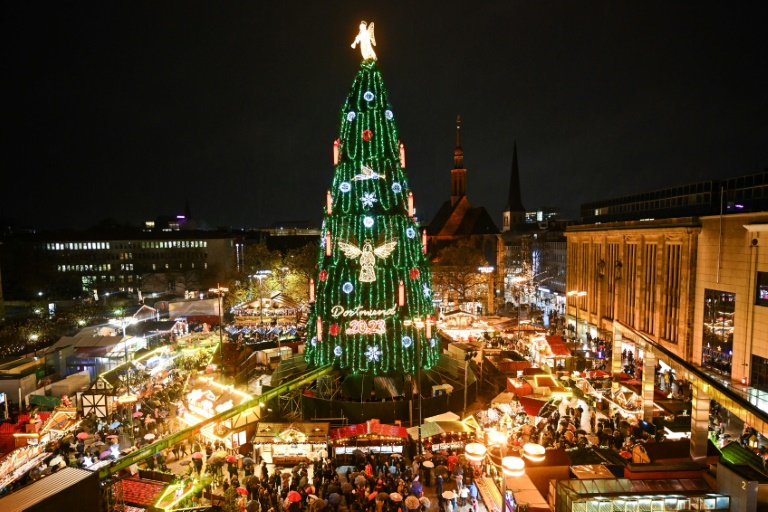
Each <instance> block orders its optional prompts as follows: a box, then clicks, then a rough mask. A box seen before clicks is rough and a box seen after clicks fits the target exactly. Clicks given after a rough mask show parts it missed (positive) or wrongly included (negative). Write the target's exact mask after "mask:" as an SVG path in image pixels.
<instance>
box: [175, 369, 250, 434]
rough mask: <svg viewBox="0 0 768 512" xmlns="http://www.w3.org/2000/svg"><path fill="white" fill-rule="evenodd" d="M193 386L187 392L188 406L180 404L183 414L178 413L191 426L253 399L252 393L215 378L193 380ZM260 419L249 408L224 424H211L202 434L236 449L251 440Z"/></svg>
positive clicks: (182, 420) (203, 429)
mask: <svg viewBox="0 0 768 512" xmlns="http://www.w3.org/2000/svg"><path fill="white" fill-rule="evenodd" d="M190 385H191V386H193V388H192V390H191V391H190V392H189V393H187V407H186V408H185V407H183V406H180V409H181V410H182V413H181V414H180V415H179V416H178V418H179V420H181V422H182V423H183V424H185V425H188V426H194V425H197V424H198V423H200V422H202V421H204V420H207V419H209V418H211V417H213V416H215V415H217V414H220V413H222V412H224V411H227V410H229V409H231V408H232V407H235V406H237V405H241V404H243V403H244V402H247V401H250V400H253V397H252V396H250V395H248V394H246V393H243V392H242V391H238V390H236V389H234V386H225V385H223V384H220V383H218V382H216V381H215V380H214V378H213V377H198V378H197V379H195V381H194V383H192V381H190ZM258 419H259V415H258V411H254V410H253V409H249V410H247V411H245V412H243V413H241V414H238V415H236V416H234V417H232V418H229V419H227V420H225V421H222V422H220V423H216V424H213V425H207V426H206V427H204V428H202V429H201V430H200V433H201V434H202V435H203V436H204V437H205V438H206V439H208V440H209V441H212V442H216V441H221V442H223V443H224V445H225V446H226V447H227V448H228V449H235V448H237V447H238V446H240V445H242V444H245V443H246V442H247V441H248V438H249V436H250V435H252V432H254V431H255V430H256V422H257V421H258Z"/></svg>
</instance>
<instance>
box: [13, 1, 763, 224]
mask: <svg viewBox="0 0 768 512" xmlns="http://www.w3.org/2000/svg"><path fill="white" fill-rule="evenodd" d="M761 4H762V2H725V1H721V2H706V1H691V2H678V1H669V0H664V1H632V2H630V1H622V2H616V1H599V2H598V1H569V2H553V1H546V2H540V1H526V2H522V1H510V0H504V1H496V2H484V1H461V2H457V1H445V0H443V1H439V2H432V1H430V2H426V1H385V2H376V3H373V2H362V1H355V2H340V1H335V0H334V1H330V2H321V1H313V2H292V1H283V2H261V1H259V2H256V1H253V2H247V3H246V2H244V3H242V4H235V3H232V2H219V1H209V2H200V3H195V2H186V1H185V2H157V1H153V2H98V3H92V4H88V3H85V2H49V3H40V2H13V3H10V4H9V5H5V6H4V8H3V11H4V12H3V16H2V21H1V22H0V23H1V25H0V26H1V27H2V30H1V32H2V36H0V37H2V41H3V45H2V46H3V73H2V75H3V78H2V83H3V91H4V95H3V107H2V109H3V112H2V119H3V123H4V125H5V129H4V130H3V131H4V135H3V137H2V161H3V164H2V167H3V171H2V176H3V178H2V182H1V183H2V191H3V192H2V195H1V196H0V197H2V204H1V205H0V217H2V219H3V220H4V221H5V222H9V221H14V222H15V224H16V225H19V226H35V227H39V228H59V227H74V228H82V227H87V226H91V225H94V224H96V223H97V222H99V221H100V220H101V219H104V218H113V219H116V220H117V221H118V222H121V223H134V224H138V223H140V222H143V221H144V220H151V219H154V218H155V217H156V216H158V215H170V214H176V213H182V212H183V210H184V204H185V201H186V200H188V201H189V204H190V207H191V211H192V214H193V216H194V217H195V219H196V220H197V221H198V223H199V224H200V225H202V226H205V227H211V228H213V227H217V226H232V227H244V228H251V227H260V226H267V225H271V224H272V223H273V222H275V221H289V220H312V221H315V222H316V223H319V221H320V219H321V215H322V208H323V206H324V204H325V191H326V189H327V188H328V187H329V186H330V182H331V177H332V173H333V165H332V142H333V140H334V139H336V138H337V137H338V133H337V132H338V126H339V109H340V108H341V106H342V105H343V103H344V100H345V98H346V94H347V92H348V91H349V88H350V85H351V83H352V80H353V78H354V76H355V73H356V71H357V68H358V65H359V63H360V60H361V57H360V52H359V50H352V49H351V48H350V44H351V43H352V41H353V40H354V37H355V35H356V34H357V30H358V28H357V27H358V24H359V22H360V20H366V21H373V22H375V27H376V28H375V33H376V40H377V43H378V46H377V47H376V51H377V54H378V57H379V67H380V69H381V70H382V73H383V77H384V81H385V85H386V86H387V88H388V90H389V95H390V101H391V103H392V105H393V111H394V114H395V118H396V121H397V122H398V126H399V129H400V135H401V138H402V140H403V142H404V143H405V146H406V151H407V163H408V167H407V172H408V174H409V177H410V180H411V183H412V187H413V189H414V194H415V196H416V207H417V210H418V213H419V214H420V215H421V216H422V217H424V218H426V219H430V218H431V217H432V216H433V215H434V214H435V213H436V211H437V209H438V207H439V205H440V204H441V203H442V202H443V201H445V200H446V199H447V198H448V197H449V194H450V188H449V184H450V169H451V168H452V166H453V148H454V145H455V119H456V115H457V114H461V118H462V146H463V148H464V155H465V164H466V167H467V169H468V173H467V181H468V185H467V189H468V196H469V199H470V201H471V202H472V204H473V205H475V206H485V207H486V208H487V209H488V211H489V212H490V213H491V215H492V217H493V218H494V220H495V221H496V222H497V224H500V217H501V210H502V208H503V207H504V206H505V204H506V193H507V189H508V183H509V169H510V164H511V160H512V147H513V142H514V141H515V140H517V144H518V156H519V163H520V173H521V182H522V192H523V203H524V204H525V206H526V207H527V208H529V209H533V208H536V207H541V206H555V207H560V208H562V210H563V212H564V214H565V215H566V216H568V217H571V218H575V217H576V216H577V214H578V206H579V204H581V203H582V202H586V201H592V200H598V199H605V198H609V197H615V196H619V195H624V194H630V193H634V192H640V191H649V190H653V189H656V188H664V187H668V186H673V185H679V184H685V183H689V182H695V181H703V180H708V179H717V178H725V177H731V176H738V175H744V174H750V173H754V172H758V171H760V170H763V169H765V168H766V167H768V57H767V56H768V42H767V41H768V38H766V31H765V27H766V19H767V17H766V12H765V10H764V9H763V10H761V8H760V5H761Z"/></svg>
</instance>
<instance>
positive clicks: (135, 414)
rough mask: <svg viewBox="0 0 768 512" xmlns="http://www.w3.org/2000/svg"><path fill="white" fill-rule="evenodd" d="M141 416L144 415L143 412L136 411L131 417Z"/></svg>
mask: <svg viewBox="0 0 768 512" xmlns="http://www.w3.org/2000/svg"><path fill="white" fill-rule="evenodd" d="M141 416H144V413H143V412H141V411H137V412H135V413H133V417H134V418H140V417H141Z"/></svg>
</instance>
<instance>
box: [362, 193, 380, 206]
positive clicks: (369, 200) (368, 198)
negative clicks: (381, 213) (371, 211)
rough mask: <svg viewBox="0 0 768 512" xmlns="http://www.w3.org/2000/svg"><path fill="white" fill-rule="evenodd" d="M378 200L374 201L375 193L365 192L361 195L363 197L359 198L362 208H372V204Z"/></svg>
mask: <svg viewBox="0 0 768 512" xmlns="http://www.w3.org/2000/svg"><path fill="white" fill-rule="evenodd" d="M378 201H379V200H378V199H376V192H365V193H364V194H363V197H361V198H360V202H362V203H363V208H365V209H368V208H373V203H377V202H378Z"/></svg>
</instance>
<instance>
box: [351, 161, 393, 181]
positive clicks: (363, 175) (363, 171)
mask: <svg viewBox="0 0 768 512" xmlns="http://www.w3.org/2000/svg"><path fill="white" fill-rule="evenodd" d="M385 177H386V175H384V174H379V173H378V172H376V171H374V170H373V169H371V168H370V167H368V166H367V165H360V174H355V177H354V178H352V181H365V180H377V179H379V178H385Z"/></svg>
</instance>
